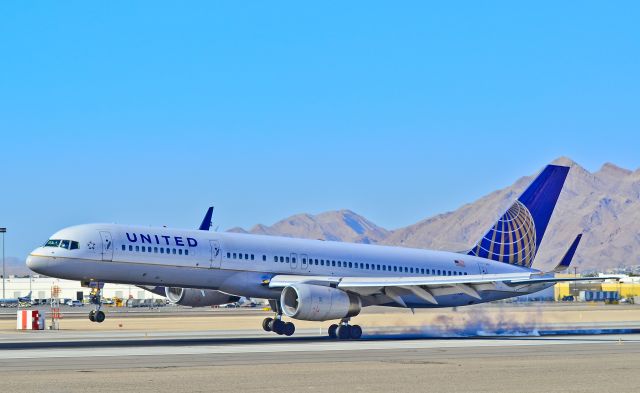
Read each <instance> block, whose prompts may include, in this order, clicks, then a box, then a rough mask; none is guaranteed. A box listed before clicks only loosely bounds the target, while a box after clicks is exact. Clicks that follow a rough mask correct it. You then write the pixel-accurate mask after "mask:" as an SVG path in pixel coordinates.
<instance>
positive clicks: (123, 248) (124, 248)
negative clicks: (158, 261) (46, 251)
mask: <svg viewBox="0 0 640 393" xmlns="http://www.w3.org/2000/svg"><path fill="white" fill-rule="evenodd" d="M45 247H46V246H45ZM126 249H127V246H125V245H124V244H123V245H122V251H126Z"/></svg>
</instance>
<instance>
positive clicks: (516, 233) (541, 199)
mask: <svg viewBox="0 0 640 393" xmlns="http://www.w3.org/2000/svg"><path fill="white" fill-rule="evenodd" d="M568 173H569V167H566V166H558V165H548V166H547V167H546V168H544V170H543V171H542V172H541V173H540V174H539V175H538V177H537V178H536V179H535V180H534V181H533V183H531V185H529V188H527V189H526V191H525V192H524V193H523V194H522V195H521V196H520V198H518V200H517V201H515V202H514V203H513V205H511V207H510V208H509V209H508V210H507V212H506V213H505V214H504V215H503V216H502V217H500V219H499V220H498V222H496V223H495V224H494V225H493V226H492V227H491V229H489V231H488V232H487V233H486V234H485V235H484V236H483V237H482V239H480V241H479V242H478V243H477V244H476V245H475V246H474V247H473V248H472V249H471V251H469V252H468V254H469V255H475V256H478V257H482V258H487V259H491V260H494V261H499V262H505V263H510V264H512V265H520V266H526V267H531V264H532V263H533V259H534V258H535V256H536V253H537V251H538V248H539V247H540V242H542V237H543V236H544V232H545V230H546V229H547V225H548V224H549V219H551V213H553V209H554V208H555V206H556V202H557V201H558V196H560V191H561V190H562V186H563V185H564V181H565V179H566V178H567V174H568Z"/></svg>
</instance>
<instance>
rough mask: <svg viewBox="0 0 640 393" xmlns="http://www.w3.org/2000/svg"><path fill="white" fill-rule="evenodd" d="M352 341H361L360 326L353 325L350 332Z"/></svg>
mask: <svg viewBox="0 0 640 393" xmlns="http://www.w3.org/2000/svg"><path fill="white" fill-rule="evenodd" d="M349 335H350V336H351V339H352V340H359V339H360V337H362V328H361V327H360V325H353V326H351V329H350V331H349Z"/></svg>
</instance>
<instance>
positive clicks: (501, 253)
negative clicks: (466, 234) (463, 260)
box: [469, 201, 537, 267]
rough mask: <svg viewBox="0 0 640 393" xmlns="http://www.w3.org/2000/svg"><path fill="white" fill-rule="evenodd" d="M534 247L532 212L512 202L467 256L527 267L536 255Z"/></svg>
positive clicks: (534, 233) (534, 232)
mask: <svg viewBox="0 0 640 393" xmlns="http://www.w3.org/2000/svg"><path fill="white" fill-rule="evenodd" d="M536 244H537V243H536V226H535V223H534V221H533V217H532V216H531V212H529V209H527V207H526V206H525V205H523V204H522V203H521V202H520V201H515V202H514V204H513V205H511V207H510V208H509V210H507V212H506V213H505V214H504V215H503V216H502V217H501V218H500V219H499V220H498V221H497V222H496V223H495V225H494V226H493V227H492V228H491V229H490V230H489V232H487V234H486V235H484V237H483V238H482V240H481V241H480V242H478V244H477V245H476V247H475V248H474V249H473V250H471V251H470V252H469V254H470V255H475V256H478V257H482V258H487V259H491V260H494V261H499V262H506V263H510V264H514V265H521V266H526V267H530V266H531V264H532V263H533V259H534V258H535V256H536V251H537V249H536V248H537V247H536Z"/></svg>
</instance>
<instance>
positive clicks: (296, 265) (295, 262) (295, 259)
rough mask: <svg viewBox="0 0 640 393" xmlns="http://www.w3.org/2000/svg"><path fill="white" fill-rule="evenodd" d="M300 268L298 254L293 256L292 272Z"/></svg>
mask: <svg viewBox="0 0 640 393" xmlns="http://www.w3.org/2000/svg"><path fill="white" fill-rule="evenodd" d="M296 267H298V254H291V270H295V269H296Z"/></svg>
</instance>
